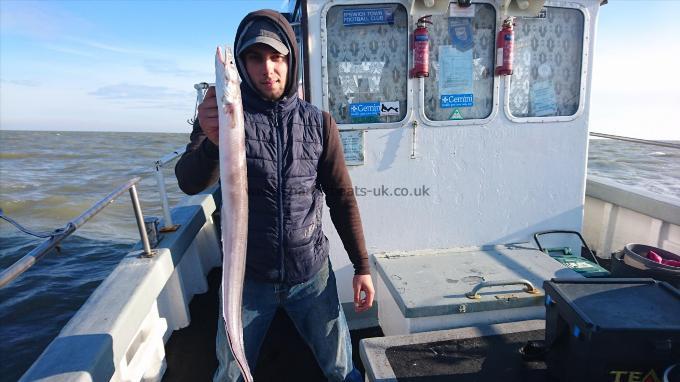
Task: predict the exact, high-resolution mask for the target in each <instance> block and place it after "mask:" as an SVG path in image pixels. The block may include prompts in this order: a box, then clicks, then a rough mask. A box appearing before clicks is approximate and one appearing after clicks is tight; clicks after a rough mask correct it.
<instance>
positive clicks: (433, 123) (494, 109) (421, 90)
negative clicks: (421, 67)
mask: <svg viewBox="0 0 680 382" xmlns="http://www.w3.org/2000/svg"><path fill="white" fill-rule="evenodd" d="M449 4H456V2H455V0H451V1H449ZM471 4H489V5H491V7H492V8H493V10H494V12H495V13H496V25H494V31H493V40H494V44H493V47H494V51H493V52H494V53H493V57H494V58H495V57H496V48H497V47H496V37H497V35H498V26H499V25H501V23H502V20H501V10H500V9H499V8H498V7H497V6H496V2H495V1H493V0H475V1H474V2H472V3H471ZM449 6H450V5H449ZM447 12H449V11H447ZM430 48H431V47H430ZM495 69H496V60H495V59H494V61H493V67H492V69H491V70H492V73H491V75H492V76H493V90H492V94H491V96H492V97H493V98H492V99H493V102H492V106H491V113H489V115H488V116H487V117H486V118H483V119H459V120H455V119H453V120H444V121H437V120H431V119H429V118H428V117H427V115H426V113H425V78H419V79H418V116H419V117H420V119H421V120H422V121H423V124H424V125H426V126H429V127H452V126H471V125H472V126H474V125H487V124H489V123H490V122H491V121H493V120H494V119H495V118H496V116H497V115H498V111H499V109H500V80H499V78H498V76H497V75H496V74H495Z"/></svg>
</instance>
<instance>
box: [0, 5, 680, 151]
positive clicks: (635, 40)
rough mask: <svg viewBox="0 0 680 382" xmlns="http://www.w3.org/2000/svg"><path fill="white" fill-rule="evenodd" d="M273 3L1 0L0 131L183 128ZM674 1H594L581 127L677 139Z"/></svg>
mask: <svg viewBox="0 0 680 382" xmlns="http://www.w3.org/2000/svg"><path fill="white" fill-rule="evenodd" d="M285 4H286V1H285V0H272V1H264V0H262V1H254V0H250V1H227V0H225V1H191V2H189V1H182V0H174V1H145V0H137V1H100V0H97V1H95V0H72V1H23V0H21V1H17V0H0V129H3V130H88V131H148V132H173V133H177V132H189V131H190V126H189V125H188V124H187V123H186V120H187V119H190V118H191V117H193V112H194V107H195V97H196V96H195V91H194V89H193V85H194V84H195V83H198V82H202V81H206V82H212V78H213V76H214V50H215V46H217V45H218V44H231V43H232V42H233V39H234V32H235V29H236V27H237V25H238V23H239V22H240V20H241V19H242V18H243V16H245V15H246V14H247V13H248V12H250V11H252V10H255V9H260V8H271V9H281V8H282V7H283V6H285ZM678 14H680V0H656V1H654V0H651V1H650V0H646V1H639V0H610V1H609V4H606V5H604V6H603V7H602V8H601V9H600V14H599V18H598V27H597V33H596V47H595V51H594V60H595V62H594V65H593V80H592V93H591V109H590V130H591V131H596V132H601V133H608V134H616V135H624V136H631V137H637V138H646V139H673V140H680V123H678V122H677V120H678V118H677V115H674V114H673V113H674V112H675V111H676V110H677V109H678V106H680V76H679V75H678V74H677V73H675V72H673V70H674V69H676V68H677V67H678V63H679V61H680V52H679V51H680V42H678V40H677V38H678V37H677V36H680V23H679V22H678V21H677V15H678Z"/></svg>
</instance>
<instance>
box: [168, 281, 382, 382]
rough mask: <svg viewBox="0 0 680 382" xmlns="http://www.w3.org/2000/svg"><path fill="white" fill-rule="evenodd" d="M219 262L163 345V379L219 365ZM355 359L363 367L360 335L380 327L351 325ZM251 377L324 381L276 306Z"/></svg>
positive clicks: (196, 376)
mask: <svg viewBox="0 0 680 382" xmlns="http://www.w3.org/2000/svg"><path fill="white" fill-rule="evenodd" d="M221 272H222V270H221V268H216V269H213V270H212V271H211V272H210V273H209V274H208V284H209V286H210V289H209V290H208V292H206V293H204V294H201V295H196V296H195V297H194V299H193V300H192V301H191V304H190V309H191V324H190V325H189V326H188V327H186V328H184V329H181V330H178V331H175V332H174V333H173V335H172V337H170V339H169V340H168V342H167V344H166V346H165V352H166V360H167V364H168V366H167V370H166V372H165V375H164V376H163V381H166V382H174V381H210V380H212V376H213V374H214V372H215V369H216V368H217V358H216V357H215V336H216V333H217V311H218V296H217V291H218V290H219V283H220V276H221ZM351 335H352V354H353V358H354V364H355V366H356V367H357V369H359V371H361V373H362V375H363V373H364V367H363V364H362V363H361V358H360V356H359V346H358V345H359V340H361V339H363V338H370V337H381V336H382V335H383V334H382V331H381V330H380V328H378V327H374V328H367V329H359V330H352V331H351ZM254 377H255V380H256V381H258V382H265V381H294V380H295V381H325V380H326V379H325V378H324V377H323V374H322V372H321V369H319V367H318V365H317V363H316V360H315V359H314V356H313V355H312V352H311V351H310V350H309V348H308V347H307V345H306V344H305V343H304V342H303V340H302V339H301V338H300V336H299V335H298V333H297V331H296V329H295V327H294V326H293V323H292V322H291V321H290V319H289V318H288V316H287V315H286V314H285V313H284V312H283V311H279V312H277V314H276V317H275V318H274V321H273V322H272V326H271V327H270V328H269V333H268V334H267V338H266V340H265V343H264V344H263V345H262V351H261V352H260V358H259V360H258V363H257V367H256V368H255V371H254Z"/></svg>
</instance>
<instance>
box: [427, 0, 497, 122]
mask: <svg viewBox="0 0 680 382" xmlns="http://www.w3.org/2000/svg"><path fill="white" fill-rule="evenodd" d="M470 8H471V9H468V12H464V13H454V12H453V10H452V11H451V13H447V14H444V15H435V16H432V25H431V26H430V27H429V28H428V29H429V33H430V76H429V77H426V78H425V79H424V88H425V93H424V105H423V106H424V110H425V116H426V117H427V119H429V120H431V121H446V120H460V119H484V118H486V117H488V116H489V115H491V111H492V109H493V93H494V46H495V45H494V44H495V34H496V33H495V30H496V12H495V10H494V8H493V6H491V5H490V4H472V5H471V6H470ZM452 9H453V5H452ZM450 16H454V17H450ZM461 16H462V17H461Z"/></svg>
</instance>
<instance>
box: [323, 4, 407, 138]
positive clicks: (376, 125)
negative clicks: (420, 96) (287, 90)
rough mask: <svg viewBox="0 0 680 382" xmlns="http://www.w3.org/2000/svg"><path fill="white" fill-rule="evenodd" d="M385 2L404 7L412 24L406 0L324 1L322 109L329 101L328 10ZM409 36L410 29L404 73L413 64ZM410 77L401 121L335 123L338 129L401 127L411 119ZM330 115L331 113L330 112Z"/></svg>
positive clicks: (325, 107) (326, 107)
mask: <svg viewBox="0 0 680 382" xmlns="http://www.w3.org/2000/svg"><path fill="white" fill-rule="evenodd" d="M386 3H391V4H399V5H401V6H402V7H404V10H405V11H406V18H407V20H408V25H409V26H411V25H413V16H411V12H410V9H411V2H410V1H408V0H388V1H380V0H331V1H329V2H328V3H326V4H325V5H324V6H323V8H322V9H321V19H320V20H321V21H320V24H321V25H320V27H321V35H320V39H321V104H322V106H323V109H324V110H328V103H329V94H330V93H329V91H328V79H329V77H328V55H327V52H328V30H327V27H326V24H327V15H328V11H329V10H330V9H331V8H332V7H334V6H356V5H367V6H378V7H379V6H381V5H385V4H386ZM410 38H411V33H410V29H409V32H408V33H407V36H406V41H407V43H408V44H409V46H408V47H407V52H409V53H407V54H406V56H407V57H406V64H407V67H406V68H404V69H405V72H406V74H407V75H408V71H409V70H410V68H411V67H412V66H413V63H412V61H413V54H410V52H411V50H410V42H409V41H410V40H409V39H410ZM411 80H412V79H411V78H408V79H407V80H406V114H405V115H404V118H403V119H402V120H401V121H397V122H377V123H337V126H338V130H341V131H342V130H375V129H396V128H401V127H402V126H404V124H407V123H408V122H409V121H411V119H412V118H413V102H414V99H413V98H414V97H413V81H411ZM331 115H332V114H331Z"/></svg>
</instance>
